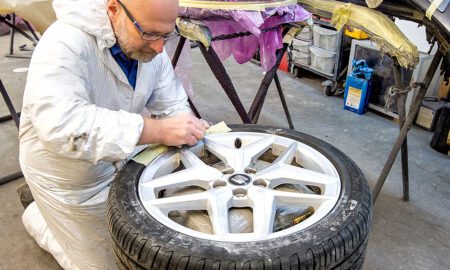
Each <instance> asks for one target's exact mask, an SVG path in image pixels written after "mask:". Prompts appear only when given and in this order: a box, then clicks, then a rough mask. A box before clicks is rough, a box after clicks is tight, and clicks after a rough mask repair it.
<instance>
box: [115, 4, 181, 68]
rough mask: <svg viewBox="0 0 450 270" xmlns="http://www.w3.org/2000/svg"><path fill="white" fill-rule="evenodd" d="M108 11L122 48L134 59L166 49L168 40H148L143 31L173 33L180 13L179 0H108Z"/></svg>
mask: <svg viewBox="0 0 450 270" xmlns="http://www.w3.org/2000/svg"><path fill="white" fill-rule="evenodd" d="M126 10H127V11H128V13H129V14H128V15H127V12H126ZM107 12H108V16H109V18H110V20H111V24H112V26H113V29H114V33H115V35H116V38H117V40H118V43H119V46H120V47H121V49H122V51H124V52H126V54H127V55H128V56H130V58H133V59H136V58H137V60H140V59H147V60H148V59H151V58H152V55H156V54H158V53H160V52H162V51H163V46H164V40H163V39H162V38H160V39H158V40H154V41H148V40H144V39H143V38H142V32H146V33H151V34H155V35H160V36H164V35H166V34H168V33H170V32H172V31H173V30H174V28H175V20H176V18H177V16H178V0H108V3H107ZM133 20H135V21H136V22H137V25H139V27H137V26H136V25H134V24H133ZM133 55H134V56H135V57H134V56H133ZM138 55H143V56H144V57H139V56H138Z"/></svg>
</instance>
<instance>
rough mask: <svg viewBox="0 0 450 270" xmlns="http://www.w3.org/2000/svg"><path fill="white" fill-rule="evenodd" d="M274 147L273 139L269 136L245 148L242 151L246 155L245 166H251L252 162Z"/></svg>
mask: <svg viewBox="0 0 450 270" xmlns="http://www.w3.org/2000/svg"><path fill="white" fill-rule="evenodd" d="M272 145H273V137H272V136H267V137H264V138H262V139H260V140H257V141H255V142H253V143H251V144H249V145H245V146H243V147H242V148H241V149H240V150H241V151H242V152H243V153H244V156H245V158H244V160H243V163H244V164H243V166H249V165H250V163H251V162H253V161H254V160H255V159H257V158H258V157H259V156H261V155H262V154H263V153H264V152H266V151H267V149H269V148H270V147H272Z"/></svg>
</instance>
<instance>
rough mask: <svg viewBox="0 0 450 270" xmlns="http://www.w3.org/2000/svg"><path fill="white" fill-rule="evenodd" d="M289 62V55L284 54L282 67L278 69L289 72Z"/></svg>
mask: <svg viewBox="0 0 450 270" xmlns="http://www.w3.org/2000/svg"><path fill="white" fill-rule="evenodd" d="M288 66H289V65H288V61H287V53H284V55H283V58H281V62H280V65H279V66H278V69H281V70H282V71H284V72H289V70H288Z"/></svg>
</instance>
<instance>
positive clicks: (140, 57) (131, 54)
mask: <svg viewBox="0 0 450 270" xmlns="http://www.w3.org/2000/svg"><path fill="white" fill-rule="evenodd" d="M115 34H116V39H117V43H118V44H119V47H120V49H121V50H122V52H123V53H124V54H125V55H126V56H127V57H128V58H130V59H134V60H137V61H140V62H144V63H148V62H150V61H152V59H153V58H155V56H156V55H157V54H158V53H156V52H155V51H154V50H153V49H150V48H148V49H147V50H146V51H144V50H137V49H135V48H132V47H131V46H130V45H128V44H129V42H128V35H127V33H126V26H125V17H122V19H121V20H120V21H119V24H118V26H117V29H116V33H115Z"/></svg>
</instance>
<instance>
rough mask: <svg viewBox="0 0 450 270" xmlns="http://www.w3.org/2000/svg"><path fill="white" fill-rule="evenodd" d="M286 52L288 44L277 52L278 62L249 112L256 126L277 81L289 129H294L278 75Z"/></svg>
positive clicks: (261, 86) (268, 73)
mask: <svg viewBox="0 0 450 270" xmlns="http://www.w3.org/2000/svg"><path fill="white" fill-rule="evenodd" d="M286 50H287V44H284V45H283V48H282V49H280V50H278V51H277V61H276V62H275V65H274V66H273V67H272V69H271V70H269V71H268V72H267V73H266V75H265V76H264V79H263V80H262V82H261V85H260V86H259V89H258V92H257V93H256V96H255V98H254V99H253V102H252V105H251V106H250V109H249V111H248V115H249V117H250V118H251V119H252V123H253V124H256V123H257V122H258V119H259V115H260V113H261V109H262V107H263V105H264V100H265V99H266V96H267V91H268V90H269V86H270V84H271V83H272V81H273V79H275V83H276V84H277V90H278V94H279V95H280V99H281V103H282V104H283V109H284V112H285V114H286V118H288V122H289V127H290V128H293V125H292V121H291V119H290V114H289V111H288V109H287V104H286V100H285V99H284V94H283V91H282V89H281V84H280V81H279V78H278V75H277V70H278V66H279V65H280V62H281V59H282V58H283V55H284V53H285V52H286ZM277 81H278V82H277Z"/></svg>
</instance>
